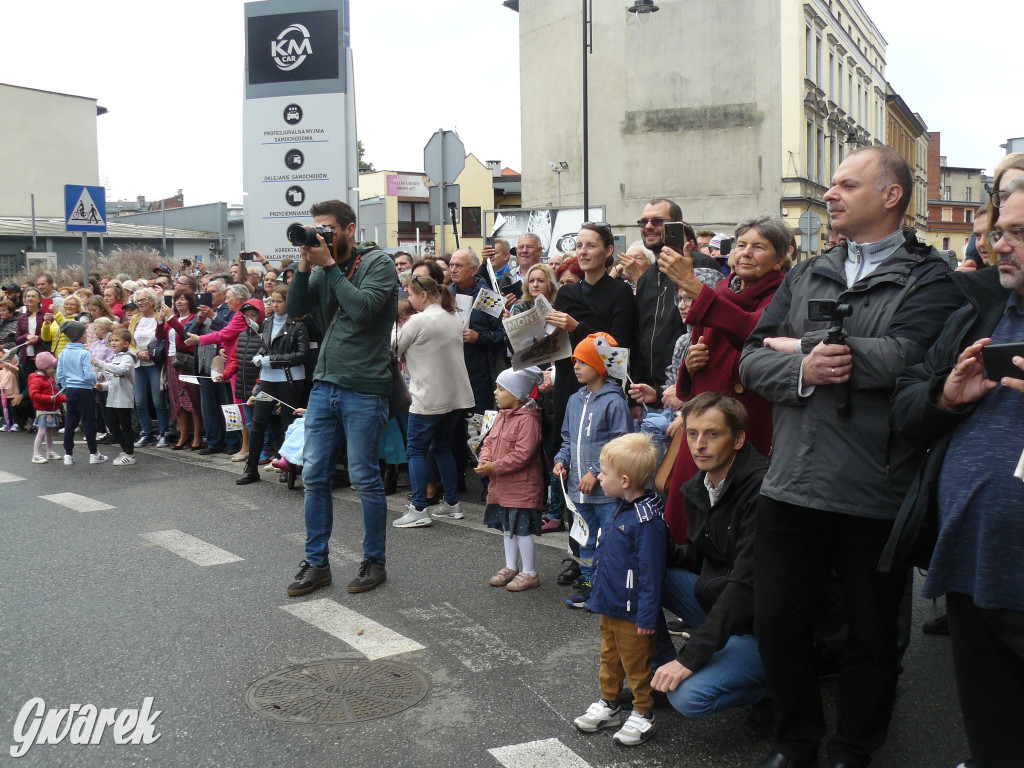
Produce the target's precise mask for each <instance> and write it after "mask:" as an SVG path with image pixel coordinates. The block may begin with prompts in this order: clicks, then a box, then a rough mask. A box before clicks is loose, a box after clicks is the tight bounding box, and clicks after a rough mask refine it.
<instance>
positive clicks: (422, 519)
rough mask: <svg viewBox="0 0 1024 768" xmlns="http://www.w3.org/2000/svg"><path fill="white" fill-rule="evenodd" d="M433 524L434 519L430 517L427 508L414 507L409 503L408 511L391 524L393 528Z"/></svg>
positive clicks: (424, 526)
mask: <svg viewBox="0 0 1024 768" xmlns="http://www.w3.org/2000/svg"><path fill="white" fill-rule="evenodd" d="M433 524H434V521H433V520H431V519H430V513H429V512H427V510H425V509H416V507H415V506H413V505H412V504H410V505H409V509H408V511H407V512H406V513H405V514H404V515H402V516H401V517H400V518H398V519H397V520H395V522H393V523H392V524H391V525H393V526H394V527H395V528H426V527H427V526H428V525H433Z"/></svg>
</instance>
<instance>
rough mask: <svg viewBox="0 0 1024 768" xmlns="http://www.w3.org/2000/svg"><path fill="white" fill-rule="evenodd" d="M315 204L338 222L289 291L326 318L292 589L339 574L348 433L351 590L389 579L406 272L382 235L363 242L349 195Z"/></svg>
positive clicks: (325, 218) (312, 250)
mask: <svg viewBox="0 0 1024 768" xmlns="http://www.w3.org/2000/svg"><path fill="white" fill-rule="evenodd" d="M310 212H311V213H312V214H313V221H314V222H315V223H316V226H318V227H329V228H330V229H331V230H333V237H332V243H331V245H328V244H327V243H326V242H325V240H324V238H323V236H322V235H319V234H318V235H317V236H316V237H317V242H318V245H315V246H309V245H304V246H303V247H302V251H301V254H302V255H301V257H300V259H299V269H298V271H297V272H296V273H295V277H294V278H293V279H292V282H291V286H290V288H289V291H288V314H289V315H290V316H292V317H303V316H305V315H306V314H308V313H309V312H310V311H311V310H313V309H314V308H319V310H320V316H321V317H322V318H323V323H324V338H323V341H322V342H321V345H320V358H319V360H318V361H317V365H316V370H315V372H314V374H313V390H312V391H311V392H310V394H309V405H308V408H307V411H306V445H305V454H304V461H303V467H302V483H303V485H304V486H305V492H306V494H305V504H304V508H305V515H306V558H305V560H303V561H302V563H301V564H300V566H299V572H298V573H297V574H296V576H295V581H294V582H292V584H291V585H289V587H288V594H289V595H290V596H293V597H294V596H297V595H305V594H307V593H309V592H312V591H313V590H315V589H319V588H320V587H325V586H327V585H328V584H330V583H331V566H330V563H329V562H328V543H329V541H330V538H331V529H332V526H333V522H334V506H333V499H332V497H331V480H332V478H333V476H334V464H335V457H336V456H337V455H338V451H339V449H340V447H341V442H342V440H343V439H344V440H345V441H346V443H347V448H348V451H347V452H348V472H349V478H350V479H351V481H352V486H353V487H354V488H355V489H356V492H357V493H358V494H359V500H360V502H361V503H362V509H363V562H362V564H361V565H360V567H359V574H358V575H357V576H356V578H355V579H353V580H352V581H350V582H349V585H348V591H349V592H365V591H367V590H370V589H373V588H374V587H377V586H378V585H380V584H381V583H383V582H384V581H385V580H386V579H387V572H386V571H385V569H384V563H385V556H384V538H385V533H386V531H387V512H388V508H387V499H386V497H385V496H384V483H383V481H382V480H381V476H380V467H379V465H378V464H377V457H378V456H379V455H380V443H381V437H382V436H383V434H384V427H385V425H386V424H387V420H388V400H389V399H390V395H391V366H390V363H391V353H390V345H389V338H390V335H391V329H392V327H393V326H394V323H395V318H396V316H397V314H398V293H397V291H396V285H397V282H398V275H397V273H396V272H395V264H394V262H393V261H392V260H391V257H390V256H388V254H386V253H385V252H384V251H382V250H381V249H380V248H378V247H377V244H376V243H361V244H358V245H357V244H356V242H355V234H356V215H355V212H353V210H352V208H350V207H349V206H348V205H347V204H346V203H343V202H342V201H340V200H327V201H324V202H321V203H316V204H314V205H313V206H312V208H311V209H310Z"/></svg>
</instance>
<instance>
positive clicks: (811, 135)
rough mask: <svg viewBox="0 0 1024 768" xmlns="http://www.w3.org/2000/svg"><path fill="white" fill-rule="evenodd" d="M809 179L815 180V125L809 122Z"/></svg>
mask: <svg viewBox="0 0 1024 768" xmlns="http://www.w3.org/2000/svg"><path fill="white" fill-rule="evenodd" d="M806 170H807V178H808V179H813V178H814V123H813V122H811V121H810V120H808V121H807V169H806Z"/></svg>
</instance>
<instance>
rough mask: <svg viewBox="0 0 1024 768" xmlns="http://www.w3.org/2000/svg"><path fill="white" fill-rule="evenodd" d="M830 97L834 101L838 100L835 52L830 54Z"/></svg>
mask: <svg viewBox="0 0 1024 768" xmlns="http://www.w3.org/2000/svg"><path fill="white" fill-rule="evenodd" d="M828 95H829V98H831V99H832V100H833V101H835V99H836V54H835V51H829V52H828Z"/></svg>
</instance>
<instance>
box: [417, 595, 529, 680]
mask: <svg viewBox="0 0 1024 768" xmlns="http://www.w3.org/2000/svg"><path fill="white" fill-rule="evenodd" d="M401 613H402V615H403V616H405V617H406V618H409V619H412V620H414V621H415V622H416V623H417V625H419V626H420V627H422V628H423V631H424V632H426V633H428V634H429V635H430V636H431V638H433V639H434V640H436V641H437V642H438V643H440V644H443V645H444V646H445V647H447V648H448V650H449V651H450V652H451V653H452V654H453V655H454V656H455V657H456V658H457V659H458V660H459V661H460V662H461V663H462V665H463V666H464V667H465V668H466V669H468V670H469V671H470V672H486V671H487V670H489V669H494V668H502V667H508V666H510V665H515V664H529V663H530V659H528V658H527V657H526V656H524V655H523V654H522V653H520V652H519V651H518V650H516V648H515V647H513V645H512V644H511V643H508V642H506V641H504V640H503V639H502V638H500V637H498V636H497V635H495V634H494V633H493V632H491V631H490V630H489V629H487V627H485V626H483V625H482V624H480V623H479V622H478V621H475V620H474V619H473V618H472V617H471V616H469V615H468V614H467V613H464V612H463V611H461V610H459V609H458V608H456V607H455V606H454V605H452V604H451V603H441V604H439V605H424V606H422V607H418V608H409V609H406V610H402V611H401Z"/></svg>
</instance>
